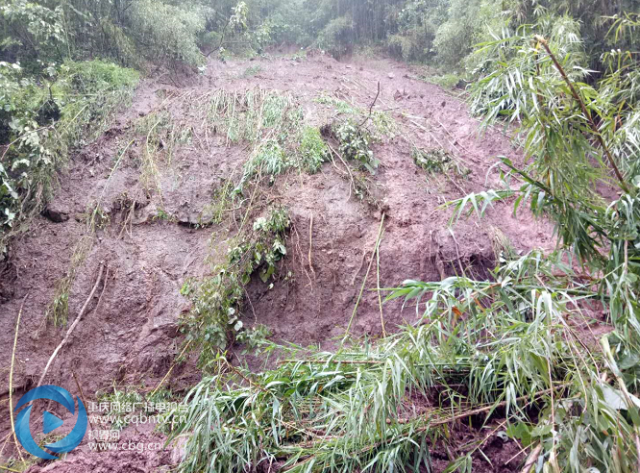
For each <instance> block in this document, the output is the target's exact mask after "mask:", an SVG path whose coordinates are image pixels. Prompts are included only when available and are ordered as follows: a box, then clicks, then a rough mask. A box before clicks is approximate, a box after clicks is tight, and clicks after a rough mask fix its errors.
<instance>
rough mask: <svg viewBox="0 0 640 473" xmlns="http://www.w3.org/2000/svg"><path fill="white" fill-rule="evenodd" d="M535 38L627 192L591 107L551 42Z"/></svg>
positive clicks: (627, 189)
mask: <svg viewBox="0 0 640 473" xmlns="http://www.w3.org/2000/svg"><path fill="white" fill-rule="evenodd" d="M535 39H536V41H538V42H539V43H540V44H541V45H542V46H543V47H544V49H545V50H546V51H547V54H548V55H549V57H550V58H551V60H552V61H553V64H554V65H555V67H556V69H557V70H558V72H560V75H561V76H562V78H563V79H564V81H565V82H566V83H567V85H568V86H569V90H571V94H572V95H573V98H574V99H575V100H576V102H578V104H579V105H580V108H581V110H582V113H583V114H584V115H585V117H586V118H587V121H588V122H589V126H590V127H591V129H592V130H593V133H594V135H595V137H596V140H597V141H598V143H599V144H600V147H601V148H602V149H603V151H604V153H605V154H606V156H607V159H608V160H609V164H610V165H611V167H612V168H613V172H614V173H615V175H616V177H617V178H618V181H620V187H622V189H623V190H624V191H625V192H629V187H628V186H627V183H626V182H625V180H624V177H623V176H622V173H621V172H620V169H618V166H617V165H616V162H615V160H614V159H613V155H612V154H611V151H610V150H609V148H608V147H607V144H606V143H605V142H604V138H603V137H602V133H600V130H599V129H598V125H597V124H596V122H595V120H594V119H593V116H592V115H591V112H590V111H589V109H588V108H587V106H586V105H585V103H584V100H582V98H581V97H580V94H578V91H577V90H576V88H575V87H574V85H573V83H572V82H571V80H570V79H569V76H567V73H566V72H565V70H564V68H563V67H562V65H561V64H560V62H559V61H558V59H557V58H556V56H555V54H553V52H552V51H551V48H550V47H549V42H548V41H547V40H546V39H544V38H543V37H542V36H536V37H535Z"/></svg>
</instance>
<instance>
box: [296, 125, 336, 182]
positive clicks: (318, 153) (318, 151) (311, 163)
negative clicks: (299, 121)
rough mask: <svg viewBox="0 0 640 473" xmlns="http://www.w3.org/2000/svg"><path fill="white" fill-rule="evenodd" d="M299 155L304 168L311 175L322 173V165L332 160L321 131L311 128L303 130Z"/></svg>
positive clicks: (307, 127)
mask: <svg viewBox="0 0 640 473" xmlns="http://www.w3.org/2000/svg"><path fill="white" fill-rule="evenodd" d="M299 154H300V158H301V160H302V167H303V168H304V169H305V170H306V171H307V172H308V173H310V174H315V173H317V172H318V171H320V168H321V167H322V165H323V164H324V163H325V162H327V161H329V159H330V158H331V152H330V150H329V147H328V146H327V144H326V143H325V142H324V140H323V139H322V135H321V134H320V130H319V129H317V128H314V127H310V126H306V127H304V128H303V129H302V138H301V141H300V148H299Z"/></svg>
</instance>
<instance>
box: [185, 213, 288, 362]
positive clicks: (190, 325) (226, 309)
mask: <svg viewBox="0 0 640 473" xmlns="http://www.w3.org/2000/svg"><path fill="white" fill-rule="evenodd" d="M290 225H291V222H290V220H289V217H288V215H287V212H286V211H285V210H283V209H276V210H273V211H272V212H271V213H270V214H269V216H268V217H261V218H258V219H257V220H256V221H255V222H254V224H253V228H252V230H251V231H250V232H249V235H246V236H243V237H241V238H240V241H239V242H237V243H236V244H235V245H233V246H232V247H231V248H230V249H229V252H228V254H227V258H226V261H225V262H224V263H222V264H220V265H217V266H216V267H215V268H214V269H213V276H211V277H208V278H205V279H204V280H201V281H194V280H190V281H187V282H186V283H185V285H184V286H183V288H182V291H181V292H182V294H183V295H185V296H187V297H189V298H190V299H191V301H192V303H193V306H192V309H191V312H190V313H189V314H188V316H187V317H185V318H184V319H183V320H182V321H181V327H182V331H183V332H184V333H186V335H187V342H188V343H190V344H191V349H192V350H193V349H196V350H199V351H200V363H199V365H200V366H201V367H202V368H204V367H206V366H207V365H208V363H209V362H210V361H211V360H212V359H215V357H216V354H217V353H218V351H219V350H224V349H225V348H226V347H227V345H228V343H229V340H233V339H237V340H240V341H249V342H252V343H254V342H256V339H257V338H259V336H260V334H263V335H264V334H266V332H265V331H264V330H263V329H259V328H258V329H255V330H253V331H250V332H249V333H243V332H246V329H245V328H244V324H243V322H242V321H241V320H240V316H241V313H242V309H243V307H244V300H245V286H246V285H247V284H249V282H250V281H251V278H252V276H253V275H258V276H259V277H260V279H261V280H262V281H263V282H264V283H267V282H269V281H270V280H271V279H272V278H273V277H274V276H275V274H276V269H277V266H276V265H277V263H278V261H280V260H281V259H282V258H283V257H285V256H286V254H287V248H286V246H285V243H284V242H285V234H286V232H287V230H288V229H289V226H290Z"/></svg>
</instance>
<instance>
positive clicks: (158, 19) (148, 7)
mask: <svg viewBox="0 0 640 473" xmlns="http://www.w3.org/2000/svg"><path fill="white" fill-rule="evenodd" d="M128 14H129V23H130V28H131V31H132V32H134V39H135V41H136V42H137V43H139V44H144V45H145V47H144V49H140V52H141V53H142V54H143V55H144V57H146V58H149V59H152V60H154V61H156V62H161V63H166V64H168V65H170V66H172V67H176V66H177V65H179V64H188V65H190V66H199V65H201V64H203V62H204V58H203V56H202V53H201V52H200V49H199V48H198V44H197V42H198V36H199V35H200V34H201V33H202V32H203V31H204V29H205V25H206V15H205V13H204V12H203V10H202V8H199V7H197V6H195V5H194V6H192V7H191V8H183V7H179V6H174V5H171V4H165V3H163V2H158V1H154V0H135V1H134V2H133V3H132V5H131V8H130V9H129V11H128Z"/></svg>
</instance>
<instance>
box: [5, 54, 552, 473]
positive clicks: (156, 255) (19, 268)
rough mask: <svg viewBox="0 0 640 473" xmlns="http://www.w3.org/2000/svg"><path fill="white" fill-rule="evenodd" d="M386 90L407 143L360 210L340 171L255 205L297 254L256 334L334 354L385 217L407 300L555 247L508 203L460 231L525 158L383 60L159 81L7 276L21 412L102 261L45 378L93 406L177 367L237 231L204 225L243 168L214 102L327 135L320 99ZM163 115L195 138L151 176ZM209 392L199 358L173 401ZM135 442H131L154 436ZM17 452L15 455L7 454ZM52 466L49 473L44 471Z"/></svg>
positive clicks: (453, 103) (365, 306)
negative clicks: (148, 137) (447, 166)
mask: <svg viewBox="0 0 640 473" xmlns="http://www.w3.org/2000/svg"><path fill="white" fill-rule="evenodd" d="M378 82H379V83H380V89H381V93H380V97H379V98H378V100H377V102H376V105H375V110H376V111H384V112H385V113H386V114H387V115H388V116H390V117H392V118H393V119H394V120H395V122H396V124H397V130H396V132H395V136H389V137H386V138H385V139H383V141H382V142H380V143H378V144H376V145H374V146H373V150H374V152H375V156H376V158H377V159H378V160H379V161H380V167H379V169H378V172H377V173H376V175H375V176H372V177H371V178H370V179H369V180H368V181H367V187H368V190H367V192H368V198H367V199H364V200H360V199H358V198H357V196H356V195H355V194H354V192H353V189H352V186H351V182H350V181H349V179H345V177H344V172H343V171H341V170H340V169H339V168H338V166H334V165H332V164H331V163H327V164H325V165H324V166H323V168H322V170H321V172H320V173H318V174H315V175H308V174H306V173H303V172H302V173H299V172H292V173H289V174H286V175H284V176H281V177H279V178H278V179H277V180H276V182H275V184H274V185H273V186H271V187H268V188H267V189H266V190H265V191H264V194H263V195H261V197H260V198H261V199H262V201H264V202H266V201H268V202H269V204H277V205H279V206H283V207H286V208H287V209H288V211H289V216H290V218H291V220H292V223H293V229H292V231H291V232H290V234H289V237H288V241H287V248H288V249H289V251H288V256H287V258H285V260H284V261H283V262H282V263H280V264H281V268H280V270H279V272H278V274H279V276H278V280H277V281H276V282H275V283H274V284H273V287H272V288H270V286H269V285H267V284H263V283H262V282H261V281H260V280H259V279H258V278H255V280H254V281H252V283H251V284H250V285H249V286H248V289H247V298H248V300H249V303H248V304H247V308H248V309H247V314H245V316H244V320H245V323H247V324H251V323H253V322H254V321H257V322H259V323H261V324H264V325H266V326H268V327H269V328H270V329H271V330H272V332H273V339H274V340H279V341H288V342H294V343H297V344H300V345H309V344H317V343H320V344H323V345H325V346H331V345H332V344H333V342H334V340H335V339H336V338H337V337H340V336H342V335H343V333H344V330H345V327H346V325H347V323H348V321H349V318H350V317H351V314H352V311H353V307H354V304H355V301H356V298H357V295H358V292H359V288H360V285H361V284H362V280H363V277H364V275H365V273H366V270H367V267H368V264H369V261H370V258H371V257H372V253H373V250H374V246H375V243H376V239H377V235H378V227H379V223H380V219H381V216H382V214H383V213H384V214H385V224H384V235H383V238H382V242H381V247H380V286H381V287H393V286H397V285H399V284H400V283H402V281H403V280H405V279H422V280H440V279H442V278H444V277H446V276H449V275H454V274H460V273H461V272H463V271H464V272H465V273H466V274H472V275H473V274H475V275H484V274H486V270H487V268H490V267H492V266H493V264H494V259H495V250H496V248H497V247H499V246H500V244H501V242H502V243H504V240H505V238H506V239H507V240H508V241H509V242H510V244H511V245H512V246H513V247H514V248H516V249H519V250H527V249H530V248H533V247H540V246H541V247H546V248H549V247H551V246H553V241H552V239H551V235H550V231H549V228H547V227H546V226H545V225H544V224H539V223H535V222H534V221H533V220H532V219H531V217H530V216H527V215H526V214H523V215H522V216H519V217H517V218H516V217H514V216H512V208H511V207H510V206H509V205H497V206H496V207H495V208H494V209H492V210H490V211H489V212H488V215H487V217H486V218H485V219H483V220H481V221H477V220H476V219H471V220H469V221H465V220H464V219H463V220H461V221H460V222H459V223H458V224H457V225H456V226H454V227H453V228H452V229H450V228H449V225H448V222H449V219H450V217H451V211H450V210H443V209H442V208H441V205H442V204H443V203H445V202H447V201H450V200H452V199H455V198H459V197H461V196H462V195H463V194H464V193H467V192H480V191H482V190H485V189H487V188H491V187H495V186H497V185H498V175H497V173H496V172H492V171H490V167H491V166H492V165H493V164H494V163H495V157H496V156H499V155H505V156H510V157H511V158H512V159H513V160H515V161H518V160H519V159H521V158H520V157H519V156H518V153H517V152H516V151H514V149H513V148H512V147H511V145H510V142H509V140H508V139H507V138H506V137H504V136H503V135H501V134H500V133H499V132H497V131H494V130H488V131H486V132H485V133H484V134H480V133H479V123H478V122H477V120H475V119H474V118H472V117H470V116H469V113H468V111H467V108H466V106H465V104H464V103H463V102H462V101H460V100H458V99H456V98H455V97H453V96H452V95H451V94H448V93H446V92H444V91H443V90H441V89H440V88H438V87H437V86H434V85H431V84H427V83H425V82H423V81H420V80H418V79H417V78H416V75H415V74H414V72H413V71H412V70H411V69H410V68H409V67H407V66H404V65H400V64H396V63H393V62H390V61H386V60H367V61H364V60H363V61H357V60H355V61H353V62H351V63H340V62H337V61H334V60H332V59H330V58H327V57H324V56H316V57H309V58H306V59H304V60H301V61H296V60H292V59H291V58H287V57H280V58H277V57H274V58H271V59H269V60H266V59H261V60H256V61H251V62H249V61H246V62H243V61H234V62H231V63H229V64H220V63H213V62H212V63H211V64H210V66H209V69H208V71H207V73H206V74H205V75H203V76H199V77H198V78H192V79H189V80H188V81H187V80H185V81H184V84H178V85H180V87H177V86H176V85H168V83H163V80H162V79H160V81H158V80H148V81H146V82H144V83H143V84H142V85H141V86H140V88H139V90H138V92H137V95H136V97H135V100H134V103H133V105H132V107H131V108H130V109H128V110H127V111H125V112H124V113H123V114H122V115H121V116H120V117H119V118H118V119H117V121H116V122H115V123H114V124H113V126H112V128H111V129H110V130H108V131H107V132H106V133H105V134H104V135H103V136H102V137H101V138H100V139H99V140H98V141H97V142H96V143H94V144H91V145H89V146H87V147H86V148H84V149H82V150H81V151H80V152H78V153H77V154H76V155H75V156H73V159H72V164H71V168H70V169H69V172H68V174H65V175H63V176H62V177H61V184H60V189H59V191H58V192H57V197H56V199H55V201H54V202H52V204H51V205H50V212H49V218H45V217H39V218H37V219H36V220H35V221H34V222H33V223H32V225H31V227H30V230H29V232H28V233H26V234H25V235H24V236H23V237H22V238H21V239H20V240H19V241H16V242H15V243H14V245H13V248H12V252H11V258H10V259H9V261H8V262H6V263H4V264H3V266H2V268H1V271H2V273H1V275H2V276H1V277H2V279H1V282H0V313H1V314H2V322H3V326H4V327H5V330H4V331H3V332H2V333H0V343H1V345H2V346H3V347H4V349H3V350H2V352H0V367H2V369H3V371H4V370H6V372H8V368H9V365H10V361H11V349H10V347H11V346H12V345H13V330H12V327H14V326H15V323H16V319H17V316H18V311H19V308H20V305H21V303H22V301H23V299H24V298H25V296H27V295H28V297H27V298H26V300H25V302H24V310H23V316H22V323H21V325H20V333H19V339H18V340H19V343H18V350H17V354H16V373H15V376H14V385H15V386H18V390H17V391H16V393H15V396H14V399H16V398H19V397H20V395H21V394H22V393H23V392H25V390H27V389H29V388H30V387H33V386H34V383H37V379H38V378H39V376H40V374H41V373H42V370H43V368H44V366H45V364H46V362H47V360H48V359H49V357H50V355H51V353H52V352H53V350H54V349H55V347H56V346H57V344H58V343H59V342H60V340H61V339H62V337H63V336H64V333H65V331H66V329H54V328H51V327H50V326H48V325H47V324H46V323H45V314H46V312H47V310H48V309H49V310H50V309H51V303H52V301H53V300H54V298H55V297H56V296H57V295H60V293H61V291H60V287H61V284H62V285H64V282H65V280H64V278H65V277H67V276H69V275H70V274H71V273H73V274H72V276H73V277H71V278H69V279H67V280H66V282H67V283H68V284H69V286H70V287H69V289H68V291H67V292H68V295H69V297H68V306H69V311H68V313H69V319H70V321H72V320H73V319H74V318H75V316H76V315H77V314H78V312H79V310H80V308H81V306H82V305H83V304H84V303H85V301H86V299H87V296H88V294H89V293H90V291H91V289H92V287H93V285H94V283H95V280H96V277H97V273H98V268H99V266H100V265H101V263H104V264H105V267H106V268H107V272H106V274H107V277H106V279H105V281H104V282H103V283H101V284H100V287H99V290H98V294H97V295H96V297H95V298H94V300H92V301H90V305H89V310H88V311H87V313H86V315H85V317H84V319H83V321H82V322H81V323H80V324H79V325H78V327H77V329H76V330H75V332H74V334H73V336H72V338H71V340H70V343H69V344H68V346H66V347H65V348H64V349H63V350H62V351H61V352H60V354H59V355H58V356H57V358H56V360H55V362H54V364H53V366H52V367H51V368H50V370H49V375H48V377H47V382H48V383H51V384H57V385H60V386H62V387H65V388H67V389H69V390H71V391H75V384H74V381H73V378H72V376H71V373H72V372H75V373H77V375H78V378H79V379H80V381H81V383H82V386H83V390H84V392H85V394H86V395H87V397H88V398H93V397H94V393H96V392H97V391H99V390H105V389H108V388H109V387H110V386H113V384H114V383H116V384H117V385H118V386H136V387H137V388H138V389H140V390H142V391H145V390H149V389H152V388H153V387H155V386H156V385H157V384H158V382H159V381H160V380H161V379H162V378H163V377H164V376H165V374H166V373H167V371H168V370H169V368H170V366H171V364H172V362H173V360H174V358H175V357H176V355H177V353H178V352H179V350H180V347H181V343H182V338H181V336H180V333H179V330H178V327H177V320H178V318H179V316H180V315H181V314H184V313H186V312H188V311H189V307H190V303H189V301H188V300H186V299H185V298H184V297H183V296H181V295H180V289H181V287H182V285H183V284H184V282H185V281H186V280H187V279H188V278H192V277H195V278H198V277H202V276H205V275H208V274H210V272H211V270H212V262H215V260H216V258H217V257H218V256H217V255H219V254H220V253H224V252H225V251H226V246H225V241H226V240H227V238H228V237H229V235H230V233H229V232H230V231H231V230H232V229H233V227H232V226H231V227H226V226H225V225H222V224H221V225H207V226H204V227H202V226H199V223H200V222H201V218H202V215H203V214H205V213H206V212H207V211H208V209H210V208H211V205H212V202H213V201H214V200H215V198H216V195H218V194H217V190H218V189H219V188H220V185H221V183H224V182H228V181H232V182H237V181H238V179H239V178H240V177H241V175H242V166H243V164H244V162H245V161H246V160H247V158H248V155H249V151H248V147H247V145H245V144H244V143H239V144H230V143H229V142H228V140H227V139H225V137H224V136H221V135H220V134H216V133H211V132H210V130H209V129H202V128H201V125H202V124H201V123H200V121H199V116H200V115H198V104H199V103H204V102H205V98H206V97H209V96H210V95H208V94H211V93H212V92H213V91H217V90H221V89H225V90H227V91H242V90H246V89H251V88H254V87H260V88H262V89H265V90H275V91H279V92H281V93H291V94H293V96H294V97H295V99H296V101H297V102H298V103H299V104H300V106H301V107H302V108H303V110H304V112H305V120H307V121H308V122H309V123H311V124H314V125H315V126H322V125H323V124H325V123H324V121H325V120H326V119H327V114H331V113H333V112H332V110H330V108H331V105H330V104H329V105H327V100H318V98H319V97H324V98H325V99H326V98H330V99H336V100H339V101H342V102H345V103H349V104H351V105H353V106H358V107H361V108H362V109H364V110H367V109H368V108H369V105H370V104H371V103H372V102H373V100H374V98H375V96H376V93H377V84H378ZM169 83H170V82H169ZM329 102H330V103H331V101H329ZM163 107H164V109H165V110H168V111H169V113H171V114H173V117H174V120H175V123H179V124H180V127H181V129H190V130H191V132H190V135H189V138H188V139H185V140H183V141H182V142H179V140H178V141H176V142H179V145H176V146H175V147H173V148H172V149H171V153H170V158H171V159H167V156H168V152H165V153H163V154H162V156H163V157H162V158H161V159H158V160H157V161H156V162H153V163H149V162H145V160H146V158H145V156H146V154H145V149H146V147H147V146H148V145H149V143H148V141H147V142H145V140H144V139H140V134H139V133H138V135H136V134H135V130H137V129H138V128H137V127H140V126H141V125H140V123H141V122H144V119H145V117H147V116H149V115H150V114H152V113H154V111H157V110H158V109H160V108H163ZM136 136H137V137H136ZM142 136H144V135H142ZM412 144H415V145H417V146H419V147H421V148H424V149H427V150H430V149H444V150H446V151H447V152H448V153H449V154H450V155H451V156H453V158H454V160H455V162H456V163H457V164H458V165H460V166H461V167H464V168H465V169H466V170H468V171H469V173H468V176H467V177H466V178H462V177H460V176H458V175H457V174H456V173H455V172H453V171H452V172H451V173H450V175H443V174H437V173H436V174H433V175H430V176H427V173H426V172H425V171H424V170H423V169H420V168H419V167H417V166H416V164H415V163H414V160H413V158H412V156H411V151H412ZM159 146H160V147H161V148H162V147H164V146H166V144H165V143H164V142H161V143H159ZM367 200H370V201H373V202H374V205H372V204H371V202H369V203H367ZM96 209H98V212H97V213H96ZM230 212H231V213H233V211H232V210H231V211H230ZM168 216H169V217H168ZM52 217H53V218H52ZM92 217H93V220H92ZM236 217H237V216H235V215H234V217H233V218H236ZM52 220H57V222H54V221H52ZM88 221H92V222H93V225H94V227H95V237H89V238H92V240H91V242H90V244H88V245H85V244H84V242H85V240H83V239H86V238H88V236H87V235H88V230H87V228H88ZM74 256H75V257H74ZM74 261H76V262H77V264H76V263H74ZM375 273H376V271H375V269H374V271H372V273H371V275H370V277H369V280H368V281H367V285H366V288H367V289H372V288H375V287H376V286H377V281H376V274H375ZM63 292H64V291H63ZM100 294H102V296H100V297H101V299H100V303H99V306H98V307H97V310H96V306H97V304H98V298H99V295H100ZM415 314H416V312H415V308H404V309H403V308H402V307H401V305H400V303H397V304H396V303H393V304H389V305H386V306H385V307H384V319H385V321H386V324H387V330H393V328H394V327H395V326H397V325H399V324H403V323H405V322H410V321H412V320H414V319H415V317H416V315H415ZM380 332H381V328H380V313H379V307H378V296H377V294H376V293H375V292H371V291H365V294H364V297H363V300H362V302H361V303H360V305H359V309H358V312H357V314H356V318H355V322H354V326H353V329H352V333H353V334H354V335H356V336H361V335H365V334H366V335H371V336H374V337H375V336H378V335H379V334H380ZM238 356H239V355H238ZM252 363H254V364H255V363H256V361H255V360H252ZM198 379H199V373H198V371H197V370H196V369H195V366H194V362H193V360H191V361H188V362H186V363H182V364H178V365H177V366H176V367H175V368H174V369H173V371H172V374H171V376H170V379H169V380H168V386H169V387H171V388H172V389H174V390H178V391H179V390H183V389H186V388H187V387H189V386H191V385H193V384H194V383H195V382H197V380H198ZM7 392H8V377H7V376H3V377H2V379H1V380H0V395H1V396H2V401H0V402H3V404H4V405H5V406H7V403H6V399H7ZM2 409H3V410H4V411H5V412H6V409H5V408H4V407H2ZM8 432H9V423H8V419H7V417H6V416H5V415H3V416H2V418H1V419H0V440H2V442H4V439H5V435H6V434H7V433H8ZM127 432H128V434H127V435H129V436H135V435H142V436H152V435H155V434H151V433H148V432H146V433H143V434H140V433H137V432H136V431H131V429H129V430H128V431H127ZM1 445H2V444H1V443H0V448H1ZM10 451H11V447H10V446H9V447H8V448H7V449H6V451H5V453H4V455H7V454H8V453H6V452H10ZM5 459H6V458H5ZM172 461H173V460H172V459H171V455H170V453H167V452H165V453H162V454H157V453H156V454H152V455H149V454H141V453H139V452H128V453H124V452H120V453H118V454H115V453H89V452H88V451H86V448H85V447H81V448H80V449H78V450H76V451H74V452H72V453H71V454H69V456H68V459H67V460H66V461H65V462H64V463H58V464H56V465H55V470H56V471H65V472H66V471H83V472H84V471H89V470H92V471H95V472H102V471H157V469H156V468H158V467H159V465H168V464H170V463H171V462H172ZM2 462H3V458H1V457H0V464H2ZM44 469H45V470H47V471H49V467H46V466H45V468H44Z"/></svg>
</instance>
